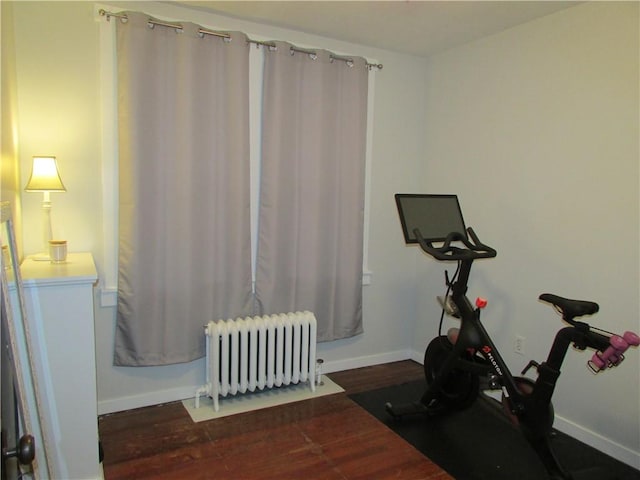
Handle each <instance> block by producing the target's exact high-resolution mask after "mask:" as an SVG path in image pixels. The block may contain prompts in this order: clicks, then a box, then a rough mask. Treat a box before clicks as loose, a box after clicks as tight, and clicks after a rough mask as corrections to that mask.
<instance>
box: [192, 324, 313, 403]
mask: <svg viewBox="0 0 640 480" xmlns="http://www.w3.org/2000/svg"><path fill="white" fill-rule="evenodd" d="M205 338H206V379H205V381H206V382H207V383H206V384H205V385H203V386H202V387H200V388H199V389H198V390H197V391H196V401H195V406H196V408H199V406H200V395H202V394H206V395H208V396H210V397H211V398H212V399H213V406H214V409H215V411H216V412H217V411H218V410H219V408H220V405H219V397H220V396H222V397H226V396H227V395H236V394H238V393H246V392H255V391H256V390H264V389H267V388H274V387H280V386H283V385H290V384H296V383H299V382H306V381H308V382H309V386H310V387H311V390H312V391H315V372H316V317H315V316H314V315H313V313H311V312H296V313H286V314H281V315H270V316H264V317H252V318H244V319H242V318H238V319H236V320H226V321H225V320H218V321H211V322H209V323H208V324H207V325H206V326H205Z"/></svg>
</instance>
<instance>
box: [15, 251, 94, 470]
mask: <svg viewBox="0 0 640 480" xmlns="http://www.w3.org/2000/svg"><path fill="white" fill-rule="evenodd" d="M20 270H21V273H22V281H23V284H24V293H25V306H26V312H27V318H28V321H29V324H30V326H31V327H30V328H31V335H32V338H33V343H34V349H33V350H34V352H33V354H34V357H35V360H36V373H37V379H36V381H38V382H39V385H40V386H41V389H42V391H43V393H44V395H43V397H44V401H43V403H44V406H43V410H44V412H45V418H46V420H47V424H48V426H49V427H50V432H51V436H50V438H51V440H52V442H51V443H53V445H51V446H50V447H52V448H48V449H47V457H48V463H49V466H50V467H51V471H52V474H53V476H54V478H56V479H58V478H59V479H71V480H76V479H78V480H80V479H82V480H85V479H87V480H92V479H99V478H102V473H101V471H102V469H101V468H100V465H99V460H98V413H97V395H96V361H95V333H94V313H93V289H94V286H95V284H96V282H97V280H98V275H97V273H96V267H95V264H94V262H93V257H92V256H91V254H90V253H70V254H69V255H68V257H67V262H66V263H61V264H52V263H49V262H43V261H36V260H33V259H32V258H28V257H27V258H26V259H25V261H24V262H23V263H22V265H21V269H20ZM36 448H37V447H36Z"/></svg>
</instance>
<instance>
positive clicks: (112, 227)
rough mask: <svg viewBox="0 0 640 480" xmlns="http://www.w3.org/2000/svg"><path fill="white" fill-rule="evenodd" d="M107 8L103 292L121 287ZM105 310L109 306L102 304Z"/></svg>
mask: <svg viewBox="0 0 640 480" xmlns="http://www.w3.org/2000/svg"><path fill="white" fill-rule="evenodd" d="M103 8H104V9H106V8H107V7H105V6H103V5H99V4H96V5H95V6H94V18H95V20H96V21H97V22H99V23H100V28H99V32H100V33H99V35H100V44H99V48H100V52H99V59H100V61H99V63H100V67H99V68H100V86H99V95H100V118H101V123H102V128H101V131H102V138H101V146H100V150H101V156H102V239H103V246H102V270H103V279H104V287H103V289H102V290H103V291H115V290H117V286H118V123H117V122H118V115H117V114H118V112H117V102H116V98H117V97H116V93H117V92H116V88H117V87H116V85H117V79H116V75H117V71H116V60H115V59H116V35H115V28H116V26H115V22H107V21H106V20H105V19H104V17H102V16H100V13H99V12H100V10H101V9H103ZM114 305H115V303H114ZM101 306H107V305H104V304H102V303H101Z"/></svg>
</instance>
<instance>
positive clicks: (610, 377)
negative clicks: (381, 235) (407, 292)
mask: <svg viewBox="0 0 640 480" xmlns="http://www.w3.org/2000/svg"><path fill="white" fill-rule="evenodd" d="M638 24H639V22H638V3H636V2H630V3H617V2H615V3H612V2H597V3H588V4H583V5H580V6H577V7H574V8H570V9H568V10H565V11H562V12H559V13H557V14H553V15H551V16H548V17H545V18H542V19H539V20H536V21H534V22H530V23H527V24H525V25H522V26H520V27H517V28H513V29H510V30H507V31H505V32H503V33H500V34H498V35H494V36H491V37H488V38H485V39H482V40H480V41H476V42H474V43H472V44H469V45H466V46H463V47H460V48H457V49H455V50H451V51H449V52H446V53H443V54H441V55H438V56H435V57H434V58H432V59H430V61H429V63H428V70H429V72H428V76H427V81H426V88H427V113H426V117H427V123H426V125H425V129H424V132H423V134H424V135H425V137H426V151H425V153H424V163H423V171H422V174H423V178H424V179H425V182H424V186H423V190H425V191H429V192H434V193H436V192H441V193H457V194H459V196H460V201H461V205H462V208H463V212H464V214H465V219H466V221H467V224H468V225H471V226H473V227H475V230H476V232H477V233H478V235H479V236H480V238H481V239H483V240H484V241H486V243H488V244H489V245H492V246H494V247H495V248H496V249H497V250H498V257H497V258H496V259H493V260H487V261H482V262H476V265H474V271H472V274H471V276H472V278H471V282H470V295H469V296H470V298H472V299H473V298H475V296H477V295H482V296H486V297H488V299H489V306H488V307H487V308H486V310H485V311H484V313H483V319H484V323H485V325H486V326H487V328H488V330H489V331H490V333H491V334H492V335H495V340H496V343H497V344H498V345H499V346H500V347H502V349H501V350H502V352H503V353H504V356H505V357H506V360H507V363H508V364H509V365H513V366H514V368H513V370H514V371H520V370H521V369H522V367H523V366H524V365H525V364H526V363H527V362H528V360H529V359H531V358H533V359H535V360H538V361H542V360H544V359H546V354H547V352H548V349H549V347H550V346H551V342H552V340H553V337H554V335H555V331H556V330H558V329H559V328H560V327H561V325H562V322H561V319H560V318H559V317H558V316H557V315H556V314H555V313H554V312H553V310H552V309H551V308H550V307H549V306H547V305H546V304H543V303H541V302H539V301H538V300H537V297H538V295H539V294H541V293H543V292H547V291H548V292H552V293H556V294H559V295H563V296H567V297H572V298H579V299H587V300H594V301H596V302H598V303H599V304H600V313H598V314H597V315H596V316H594V317H593V318H591V319H590V320H589V321H590V322H591V323H593V324H596V325H598V326H601V327H602V328H604V329H607V330H610V331H614V332H619V333H622V332H624V331H625V330H627V329H628V330H635V331H638V330H639V329H640V328H639V327H640V324H639V320H638V319H639V318H640V317H639V308H638V291H639V286H640V285H639V281H638V244H639V243H638V240H639V238H638V233H639V232H638V217H639V206H638V205H639V204H638V200H639V199H638V190H639V189H638V159H639V151H638V142H639V122H638V119H639V107H638V105H639V103H638V102H639V98H638V87H639V82H638V59H639V52H638V38H639V31H638ZM415 255H419V254H418V253H416V254H415ZM420 262H421V266H422V271H421V272H420V274H419V275H420V278H421V283H422V284H423V285H424V288H423V290H424V291H425V292H432V291H435V292H439V294H441V293H440V292H443V288H442V285H443V279H442V270H443V269H444V268H445V265H444V264H438V263H437V262H435V261H430V260H424V261H423V260H422V258H421V259H420ZM434 295H435V293H434ZM431 297H432V295H427V297H426V298H425V300H424V301H423V303H422V305H421V310H420V311H421V319H422V320H421V322H419V323H418V325H417V330H416V332H417V333H416V335H415V336H414V338H415V341H414V348H416V349H421V348H423V341H424V340H426V339H428V338H430V337H432V336H434V335H435V334H436V333H437V320H436V314H437V313H438V312H437V311H436V310H437V307H435V306H434V305H435V303H434V302H433V301H432V300H431ZM516 334H519V335H522V336H524V337H525V338H526V341H525V356H524V357H523V356H520V355H517V354H515V353H514V352H513V344H514V338H515V335H516ZM589 358H590V356H589V355H588V354H587V353H586V352H582V353H581V352H573V351H569V353H568V355H567V359H566V363H565V365H564V368H563V373H562V376H561V377H560V381H559V384H558V388H557V390H556V396H555V397H554V405H555V408H556V414H557V415H558V416H559V417H561V418H559V419H558V420H557V424H556V425H557V426H559V427H560V428H561V429H563V430H565V431H569V432H570V433H573V434H575V435H577V436H579V437H581V438H583V439H584V440H586V441H588V442H589V443H591V444H596V445H598V446H600V447H601V448H603V449H605V450H606V451H609V452H610V453H613V454H615V455H616V456H618V457H619V458H620V457H622V458H624V459H625V460H626V461H627V462H628V463H632V464H633V465H635V466H636V467H638V466H640V460H639V458H640V457H639V452H640V392H639V387H638V383H639V382H638V378H639V376H638V365H640V361H639V359H640V352H639V351H638V350H637V349H635V350H634V351H631V352H629V354H628V360H627V362H625V363H624V364H623V365H622V366H620V367H619V368H617V369H613V370H610V371H607V372H604V373H601V374H599V375H598V376H594V375H593V374H592V373H590V372H589V371H588V369H587V367H586V362H587V360H588V359H589ZM532 373H533V372H532Z"/></svg>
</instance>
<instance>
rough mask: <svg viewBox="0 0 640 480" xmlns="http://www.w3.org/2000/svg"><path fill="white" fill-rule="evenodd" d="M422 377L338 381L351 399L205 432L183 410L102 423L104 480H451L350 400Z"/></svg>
mask: <svg viewBox="0 0 640 480" xmlns="http://www.w3.org/2000/svg"><path fill="white" fill-rule="evenodd" d="M422 375H423V373H422V367H421V366H420V365H418V364H416V363H414V362H411V361H405V362H396V363H392V364H387V365H378V366H375V367H365V368H362V369H357V370H349V371H345V372H337V373H335V374H331V375H329V376H330V377H331V379H332V380H333V381H335V382H336V383H338V384H339V385H340V386H342V387H343V388H344V389H345V390H346V393H341V394H336V395H330V396H326V397H318V398H314V399H311V400H306V401H301V402H296V403H292V404H288V405H282V406H278V407H273V408H269V409H264V410H258V411H254V412H247V413H244V414H239V415H233V416H229V417H223V418H219V419H216V420H210V421H207V422H200V423H193V422H192V421H191V418H190V417H189V415H188V414H187V412H186V410H185V409H184V407H183V406H182V404H181V403H180V402H173V403H169V404H166V405H160V406H154V407H147V408H141V409H137V410H133V411H127V412H120V413H115V414H110V415H105V416H102V417H100V418H99V426H100V437H101V442H102V446H103V449H104V453H105V457H104V462H103V467H104V473H105V480H124V479H127V480H132V479H154V480H163V479H172V480H173V479H178V480H179V479H183V478H184V479H189V480H194V479H195V480H197V479H203V480H205V479H218V480H220V479H229V480H239V479H274V480H275V479H278V480H285V479H304V480H355V479H374V478H375V479H408V480H411V479H414V480H421V479H429V480H434V479H437V480H445V479H449V478H451V477H449V476H448V475H447V474H446V473H445V472H443V471H442V470H441V469H440V468H439V467H438V466H436V465H435V464H433V463H432V462H431V461H430V460H428V459H427V458H426V457H424V456H423V455H422V454H421V453H420V452H418V451H417V450H415V449H414V448H413V447H412V446H411V445H409V444H408V443H406V442H405V441H404V440H402V439H401V438H400V437H399V436H397V435H396V434H395V433H393V432H392V431H391V430H390V429H388V428H387V427H386V426H384V425H383V424H381V423H380V422H378V421H377V420H376V419H375V418H374V417H373V416H371V415H370V414H369V413H367V412H366V411H365V410H363V409H361V408H360V407H359V406H357V405H356V404H355V403H354V402H352V401H351V400H350V399H349V398H348V396H347V394H349V393H356V392H361V391H367V390H372V389H375V388H380V387H384V386H388V385H395V384H399V383H404V382H407V381H411V380H414V379H416V378H421V377H422Z"/></svg>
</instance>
